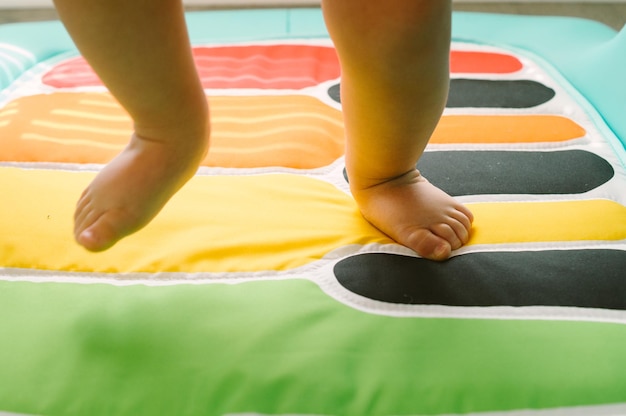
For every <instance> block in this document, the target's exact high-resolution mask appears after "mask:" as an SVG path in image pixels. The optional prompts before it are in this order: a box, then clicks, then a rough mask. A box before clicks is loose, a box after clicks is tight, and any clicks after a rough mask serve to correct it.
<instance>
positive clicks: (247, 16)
mask: <svg viewBox="0 0 626 416" xmlns="http://www.w3.org/2000/svg"><path fill="white" fill-rule="evenodd" d="M187 20H188V24H189V31H190V35H191V38H192V39H193V41H194V42H197V43H210V42H240V41H248V40H250V41H251V40H258V39H260V38H265V39H284V38H313V37H325V36H327V31H326V27H325V25H324V20H323V17H322V14H321V11H320V9H317V8H316V9H261V10H228V11H206V12H192V13H188V14H187ZM494 34H497V37H496V36H494ZM452 35H453V39H454V40H457V41H466V42H476V43H482V44H489V45H494V46H502V47H507V46H508V47H514V48H517V49H520V50H525V51H528V52H531V53H533V54H535V55H537V56H539V57H541V58H543V59H544V60H545V61H547V62H549V63H550V65H552V66H553V67H554V68H555V69H556V70H557V71H559V72H560V73H561V74H562V75H563V76H564V77H565V78H566V79H567V80H568V81H569V82H570V83H571V84H572V85H573V86H574V87H576V88H577V89H578V90H579V91H580V92H581V93H582V94H583V95H584V96H585V97H586V98H587V99H588V100H589V102H590V103H591V104H592V105H594V106H595V107H596V109H597V110H598V112H599V113H600V114H602V116H603V118H604V120H605V122H606V124H607V125H608V126H609V127H610V128H611V130H612V131H613V132H614V133H615V135H616V136H617V137H618V138H620V139H621V142H622V144H623V145H626V80H625V78H626V76H625V75H624V74H626V28H624V29H622V30H621V32H619V33H618V32H616V31H615V30H613V29H611V28H609V27H608V26H605V25H603V24H601V23H598V22H594V21H591V20H585V19H578V18H570V17H545V16H532V17H531V16H517V15H503V14H484V13H465V12H455V13H454V17H453V34H452ZM3 44H5V45H3ZM7 45H10V47H6V46H7ZM16 47H17V48H16ZM19 49H22V50H19ZM75 50H76V49H75V47H74V45H73V43H72V41H71V39H70V38H69V36H68V35H67V33H66V32H65V30H64V28H63V26H62V25H61V24H60V23H59V22H37V23H26V24H24V23H19V24H7V25H2V26H0V88H3V87H6V86H8V85H9V84H10V83H11V82H12V81H13V80H14V79H16V78H17V77H18V76H19V75H20V74H21V73H22V72H23V71H25V70H27V69H28V68H29V67H31V66H33V65H34V64H36V63H37V62H40V61H42V60H45V59H48V58H50V57H52V56H55V55H58V54H60V53H67V52H71V51H75ZM2 58H4V59H2Z"/></svg>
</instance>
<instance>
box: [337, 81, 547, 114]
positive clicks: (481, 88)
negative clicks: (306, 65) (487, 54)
mask: <svg viewBox="0 0 626 416" xmlns="http://www.w3.org/2000/svg"><path fill="white" fill-rule="evenodd" d="M328 95H329V96H330V97H331V98H332V99H333V100H335V101H337V102H338V103H340V102H341V94H340V87H339V84H336V85H333V86H331V87H330V88H329V89H328ZM554 96H555V92H554V90H553V89H551V88H548V87H546V86H545V85H543V84H541V83H538V82H535V81H530V80H497V81H494V80H482V79H452V80H450V92H449V95H448V102H447V104H446V107H448V108H459V107H478V108H531V107H535V106H538V105H540V104H544V103H546V102H548V101H550V100H551V99H552V98H553V97H554Z"/></svg>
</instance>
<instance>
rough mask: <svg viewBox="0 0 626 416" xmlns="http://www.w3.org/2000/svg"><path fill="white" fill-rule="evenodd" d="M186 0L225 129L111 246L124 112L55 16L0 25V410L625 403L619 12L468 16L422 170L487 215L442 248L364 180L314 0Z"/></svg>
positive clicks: (449, 409) (437, 410)
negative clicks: (391, 229) (103, 181)
mask: <svg viewBox="0 0 626 416" xmlns="http://www.w3.org/2000/svg"><path fill="white" fill-rule="evenodd" d="M188 22H189V28H190V33H191V39H192V42H193V44H194V56H195V59H196V63H197V66H198V69H199V73H200V75H201V78H202V82H203V85H204V87H205V90H206V92H207V95H209V96H210V97H211V98H210V100H211V106H212V118H213V139H212V149H211V152H210V154H209V155H208V157H207V158H206V160H204V162H203V166H202V167H201V168H200V170H199V171H198V173H197V175H196V176H195V177H194V178H193V179H192V180H191V182H190V183H189V184H188V185H187V186H186V187H185V188H184V189H183V190H182V191H181V192H180V193H179V194H177V195H176V196H175V197H174V198H173V199H172V201H171V203H170V204H169V205H167V207H166V208H165V209H164V211H163V212H162V213H161V214H160V215H159V216H158V217H157V219H156V220H155V221H154V222H153V223H151V224H150V225H149V226H148V227H146V228H145V229H143V230H142V231H140V232H139V233H137V234H135V235H133V236H131V237H129V238H127V239H124V240H123V241H122V242H120V243H119V244H118V245H116V246H115V247H114V248H112V249H111V250H109V251H106V252H104V253H99V254H92V253H88V252H87V251H85V250H84V249H82V248H81V247H79V246H77V245H76V243H75V242H74V240H73V237H72V215H73V210H74V205H75V202H76V200H77V198H78V196H79V195H80V193H81V191H82V189H83V188H84V187H85V186H86V185H87V184H88V183H89V182H90V180H91V179H92V178H93V176H94V174H95V172H97V171H98V170H99V169H100V168H101V167H102V165H103V164H104V163H106V162H107V161H108V160H110V159H111V158H112V157H113V156H114V155H115V154H116V153H117V152H119V151H120V150H121V149H122V148H123V146H124V145H125V143H126V142H127V140H128V138H129V135H130V132H131V123H130V120H129V118H128V116H127V115H126V114H125V113H124V111H123V110H122V109H121V108H120V106H119V105H118V104H117V103H116V102H115V100H114V99H113V98H112V97H111V95H110V94H109V93H108V92H107V90H106V89H105V88H104V87H103V86H102V84H101V82H100V80H99V79H98V77H97V76H96V75H95V74H94V73H93V71H92V70H91V68H90V67H89V65H88V64H87V63H86V62H85V61H84V60H83V59H82V58H81V57H80V56H79V55H78V52H77V51H76V49H75V47H74V46H73V44H72V42H71V41H70V39H69V37H68V36H67V34H66V32H65V31H64V29H63V27H62V25H61V24H60V23H59V22H44V23H28V24H12V25H4V26H0V198H1V201H2V203H1V204H0V414H2V415H63V416H65V415H80V416H86V415H89V416H100V415H102V416H104V415H106V416H109V415H138V416H143V415H203V416H222V415H229V416H235V415H238V416H244V415H248V416H250V415H329V416H330V415H336V416H342V415H348V416H369V415H380V416H391V415H407V416H408V415H413V416H416V415H458V414H473V415H490V416H494V415H502V416H505V415H510V416H513V415H541V416H544V415H618V414H626V168H625V163H626V150H625V148H624V142H625V141H626V81H625V77H624V75H625V74H626V31H624V30H623V31H622V32H621V33H619V34H618V33H616V32H615V31H613V30H612V29H609V28H608V27H606V26H603V25H601V24H599V23H595V22H591V21H586V20H578V19H571V18H556V17H521V16H505V15H489V14H465V13H458V14H455V15H454V21H453V45H452V53H451V74H452V80H451V86H450V96H449V99H448V104H447V108H446V110H445V113H444V116H443V118H442V120H441V123H440V124H439V126H438V128H437V130H436V132H435V134H434V136H433V138H432V140H431V142H430V144H429V146H428V148H427V151H426V153H425V154H424V156H423V158H422V160H421V161H420V162H419V164H418V167H419V168H420V170H421V171H422V173H423V174H424V175H425V176H426V177H427V178H429V180H430V181H431V182H433V183H435V184H436V185H437V186H439V187H441V188H442V189H444V190H445V191H447V192H448V193H450V194H451V195H454V196H455V197H457V198H458V199H459V200H460V201H462V202H463V203H465V204H467V205H468V207H470V208H471V210H472V211H473V212H474V214H475V217H476V220H475V224H474V228H473V232H472V237H471V241H470V242H469V244H468V245H467V246H465V247H463V248H462V249H460V250H458V251H455V252H454V253H453V254H454V255H453V257H452V258H451V259H450V260H449V261H447V262H444V263H436V262H431V261H427V260H425V259H422V258H419V257H418V256H416V255H415V253H413V252H411V251H410V250H408V249H406V248H404V247H401V246H399V245H397V244H394V243H393V241H391V240H390V239H389V238H387V237H386V236H385V235H383V234H381V233H380V232H379V231H377V230H376V229H374V228H373V227H372V226H370V225H369V224H368V223H367V222H366V221H364V220H363V219H362V217H361V216H360V215H359V213H358V210H357V207H356V205H355V203H354V202H353V200H352V198H351V196H350V195H349V188H348V185H347V182H346V179H345V175H344V162H343V151H344V141H345V139H344V129H343V121H342V115H341V96H340V94H339V84H340V81H341V74H340V69H339V65H338V62H337V57H336V54H335V51H334V49H333V46H332V44H331V42H330V40H329V39H328V36H327V33H326V29H325V27H324V23H323V20H322V16H321V13H320V11H319V10H317V9H293V10H288V9H274V10H240V11H213V12H198V13H192V14H189V15H188ZM167 64H168V63H167V62H163V65H167ZM172 76H176V74H172ZM415 82H420V80H419V79H415ZM416 117H419V115H418V114H416Z"/></svg>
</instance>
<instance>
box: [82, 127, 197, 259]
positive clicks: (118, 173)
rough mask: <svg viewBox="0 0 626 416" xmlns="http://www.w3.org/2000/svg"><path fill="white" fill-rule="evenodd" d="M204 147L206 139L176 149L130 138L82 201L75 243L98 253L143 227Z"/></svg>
mask: <svg viewBox="0 0 626 416" xmlns="http://www.w3.org/2000/svg"><path fill="white" fill-rule="evenodd" d="M206 149H207V142H206V141H203V142H202V141H199V142H198V143H192V142H188V143H185V144H183V145H180V144H178V143H165V142H160V141H152V140H147V139H143V138H141V137H139V136H137V135H133V137H132V139H131V141H130V143H129V145H128V147H127V148H126V149H124V151H123V152H122V153H120V154H119V155H118V156H117V157H116V158H115V159H113V160H112V161H111V162H110V163H109V164H108V165H106V166H105V167H104V168H103V169H102V171H101V172H100V173H99V174H98V175H97V176H96V177H95V179H94V180H93V182H92V183H91V184H90V185H89V186H88V187H87V189H85V191H84V192H83V194H82V196H81V197H80V199H79V201H78V203H77V206H76V212H75V214H74V236H75V238H76V241H77V242H78V243H79V244H81V245H82V246H84V247H85V248H86V249H87V250H90V251H102V250H106V249H108V248H109V247H111V246H112V245H114V244H115V243H116V242H117V241H119V240H120V239H121V238H123V237H125V236H127V235H129V234H132V233H134V232H135V231H137V230H139V229H140V228H142V227H144V226H145V225H146V224H148V223H149V222H150V220H152V218H154V217H155V216H156V215H157V214H158V212H159V211H160V210H161V208H163V206H164V205H165V203H166V202H167V201H168V200H169V199H170V198H171V197H172V195H174V193H176V191H178V190H179V189H180V188H181V187H182V186H183V185H184V184H185V183H186V182H187V181H188V180H189V179H190V178H191V177H192V176H193V175H194V173H195V172H196V170H197V168H198V165H199V163H200V161H201V160H202V157H203V156H204V155H205V153H206Z"/></svg>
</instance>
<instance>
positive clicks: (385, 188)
mask: <svg viewBox="0 0 626 416" xmlns="http://www.w3.org/2000/svg"><path fill="white" fill-rule="evenodd" d="M352 188H353V189H352V193H353V195H354V198H355V200H356V201H357V203H358V204H359V208H360V209H361V212H362V214H363V216H364V217H365V219H367V220H368V221H369V222H370V223H372V224H373V225H374V226H375V227H377V228H378V229H379V230H381V231H382V232H384V233H385V234H387V235H388V236H389V237H391V238H392V239H394V240H395V241H397V242H398V243H400V244H402V245H404V246H406V247H408V248H410V249H412V250H414V251H415V252H416V253H417V254H419V255H420V256H422V257H424V258H427V259H431V260H446V259H447V258H448V257H450V253H451V251H452V250H456V249H458V248H460V247H461V246H462V245H464V244H465V243H467V241H468V240H469V236H470V230H471V227H472V221H473V219H474V217H473V215H472V213H471V212H470V211H469V210H468V209H467V208H466V207H464V206H463V205H461V204H459V203H458V202H456V201H455V200H454V199H453V198H452V197H451V196H449V195H448V194H446V193H445V192H443V191H442V190H441V189H439V188H437V187H436V186H434V185H432V184H431V183H430V182H428V181H427V180H426V179H425V178H424V177H423V176H421V175H420V173H419V172H418V171H417V170H413V171H411V172H408V173H406V174H404V175H402V176H399V177H397V178H393V179H391V180H388V181H386V182H382V183H380V184H378V185H374V186H369V187H367V188H364V189H360V190H359V189H356V190H355V189H354V188H355V187H354V186H352Z"/></svg>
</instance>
